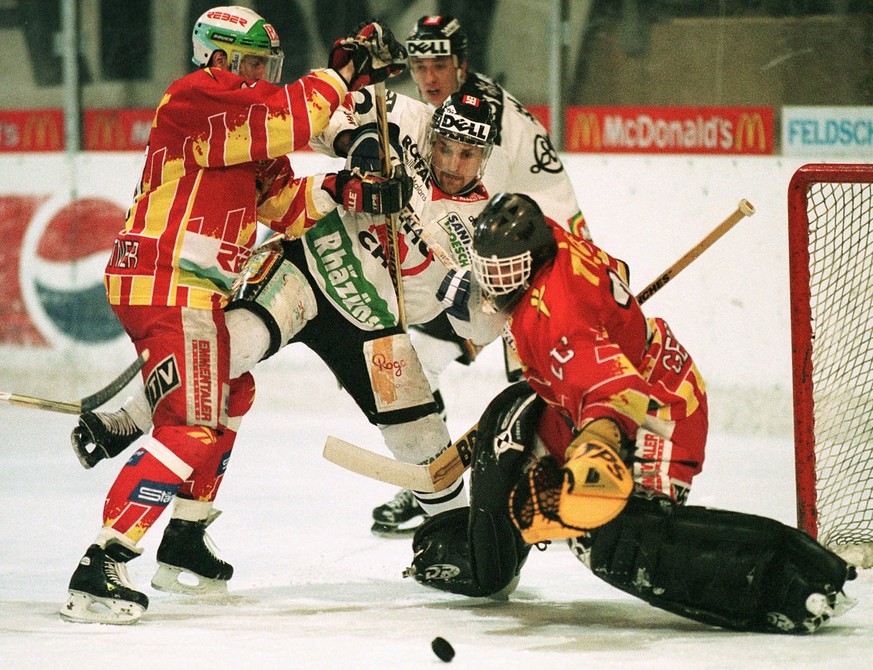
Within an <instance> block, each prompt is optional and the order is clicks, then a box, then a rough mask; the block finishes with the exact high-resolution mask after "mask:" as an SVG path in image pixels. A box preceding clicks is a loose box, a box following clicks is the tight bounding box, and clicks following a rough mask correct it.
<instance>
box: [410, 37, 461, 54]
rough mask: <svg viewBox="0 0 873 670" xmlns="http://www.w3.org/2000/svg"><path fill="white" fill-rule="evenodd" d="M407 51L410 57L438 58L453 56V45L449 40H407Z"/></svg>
mask: <svg viewBox="0 0 873 670" xmlns="http://www.w3.org/2000/svg"><path fill="white" fill-rule="evenodd" d="M406 51H407V52H408V53H409V55H410V56H419V57H421V58H436V57H437V56H451V55H452V45H451V43H450V42H449V40H407V42H406Z"/></svg>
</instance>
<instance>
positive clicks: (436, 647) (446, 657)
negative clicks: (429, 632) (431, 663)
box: [430, 637, 455, 663]
mask: <svg viewBox="0 0 873 670" xmlns="http://www.w3.org/2000/svg"><path fill="white" fill-rule="evenodd" d="M430 648H431V649H433V653H435V654H436V655H437V657H438V658H439V659H440V660H441V661H444V662H445V663H449V662H451V660H452V659H453V658H454V657H455V650H454V648H453V647H452V645H450V644H449V642H448V640H446V639H445V638H442V637H435V638H434V639H433V642H431V643H430Z"/></svg>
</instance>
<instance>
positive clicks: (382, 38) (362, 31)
mask: <svg viewBox="0 0 873 670" xmlns="http://www.w3.org/2000/svg"><path fill="white" fill-rule="evenodd" d="M405 60H406V49H405V48H404V47H403V45H402V44H400V42H398V41H397V40H396V39H395V37H394V35H393V34H392V33H391V31H390V30H389V29H388V28H386V27H384V26H381V25H380V24H378V23H375V22H371V23H365V24H363V25H361V26H359V27H358V29H357V32H356V33H355V34H352V35H349V36H348V37H342V38H340V39H338V40H337V41H336V42H334V43H333V47H332V48H331V50H330V59H329V61H328V67H331V68H333V69H334V70H336V71H339V70H341V69H342V68H343V67H345V66H346V65H348V63H350V62H351V63H352V64H353V66H354V73H353V74H352V77H351V80H350V81H349V82H348V85H349V90H350V91H357V90H359V89H361V88H363V87H364V86H369V85H370V84H378V83H381V82H383V81H385V80H386V79H388V77H393V76H395V75H398V74H400V73H401V72H403V70H404V69H405V68H406V63H405Z"/></svg>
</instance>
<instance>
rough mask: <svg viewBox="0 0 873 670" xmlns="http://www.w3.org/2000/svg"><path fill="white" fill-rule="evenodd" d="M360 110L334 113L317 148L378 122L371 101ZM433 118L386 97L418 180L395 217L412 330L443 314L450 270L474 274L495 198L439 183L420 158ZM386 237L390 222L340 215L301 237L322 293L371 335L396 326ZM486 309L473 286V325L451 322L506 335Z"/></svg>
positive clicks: (477, 336)
mask: <svg viewBox="0 0 873 670" xmlns="http://www.w3.org/2000/svg"><path fill="white" fill-rule="evenodd" d="M357 108H358V114H357V115H356V117H357V118H356V117H355V116H352V115H344V116H335V118H334V121H333V122H332V125H333V127H332V133H329V134H328V135H326V136H324V137H323V138H322V140H323V141H324V143H323V144H322V145H321V146H320V147H319V148H321V149H322V150H324V149H325V147H326V146H330V145H332V142H333V138H334V137H335V136H336V134H337V133H338V132H340V131H341V130H343V129H347V128H349V127H354V125H355V124H356V123H359V124H361V125H363V124H364V123H369V122H371V121H373V120H374V116H373V113H372V110H371V108H369V107H368V106H367V101H366V100H364V102H363V104H358V105H357ZM431 116H432V110H431V109H430V107H428V106H427V105H425V104H424V103H421V102H419V101H417V100H413V99H412V98H409V97H406V96H402V95H390V96H389V98H388V122H389V124H394V125H397V126H398V127H399V129H400V134H399V141H400V145H401V147H402V148H403V158H404V163H405V166H406V170H407V172H408V173H409V175H410V177H412V180H413V192H412V197H411V198H410V201H409V204H408V205H407V206H406V207H405V208H404V209H403V211H401V212H400V214H398V216H397V224H398V225H397V229H398V238H399V239H398V242H399V244H398V248H399V253H400V258H401V269H402V277H403V291H404V305H405V307H406V319H407V323H408V324H410V325H413V324H420V323H426V322H428V321H431V320H433V319H434V318H436V317H437V316H438V315H439V314H440V312H442V311H443V310H444V307H443V305H442V304H441V303H440V301H439V300H438V299H437V297H436V293H437V290H438V289H439V287H440V284H441V283H442V281H443V279H444V278H445V276H446V274H447V273H448V271H449V269H450V268H455V269H461V270H466V269H470V244H471V241H472V228H473V222H474V221H475V219H476V217H477V216H478V215H479V213H480V212H481V211H482V210H483V209H484V208H485V205H487V204H488V200H489V197H490V196H489V192H488V191H487V190H486V189H485V188H484V187H482V186H481V185H480V186H479V187H477V188H476V189H475V190H474V191H473V192H471V193H468V194H467V195H464V196H450V195H447V194H445V193H443V192H442V191H441V190H440V189H439V188H438V187H436V186H435V185H434V184H433V182H432V180H431V177H430V171H429V169H428V166H427V164H426V163H425V161H424V159H423V158H422V151H423V147H424V146H425V141H426V138H427V133H428V129H429V127H430V119H431ZM316 146H317V145H316ZM422 231H424V232H422ZM385 234H386V224H385V219H384V217H374V216H369V215H364V214H354V213H350V212H344V211H342V210H337V213H335V214H333V215H330V216H329V217H326V218H325V219H322V220H321V221H320V222H319V225H318V226H315V227H314V228H312V229H310V230H309V231H308V232H307V234H306V235H305V236H304V238H303V241H304V245H305V248H306V259H307V264H308V266H309V270H310V272H311V273H312V275H313V277H314V278H315V281H316V282H317V283H318V285H319V288H320V289H321V290H322V292H323V293H324V295H325V296H326V297H327V298H328V299H329V300H330V301H331V302H332V303H333V304H334V305H335V306H336V307H337V309H338V310H339V311H340V312H341V313H342V314H343V315H344V316H345V317H346V318H347V319H348V320H349V321H351V322H352V323H354V324H355V325H357V326H358V327H360V328H363V329H365V330H377V329H381V328H389V327H392V326H394V325H396V324H397V301H396V297H395V294H394V289H393V285H392V283H391V277H390V274H389V272H388V269H387V261H386V259H385V258H384V257H383V252H382V249H383V245H382V244H381V243H380V241H381V240H382V239H383V238H384V236H385ZM425 240H427V242H426V241H425ZM481 305H482V299H481V294H480V293H479V291H478V288H477V287H475V286H473V287H472V291H471V300H470V305H469V308H470V314H471V320H470V321H469V322H467V321H461V320H458V319H455V318H454V317H452V316H449V320H450V321H451V322H452V326H453V327H454V328H455V331H456V332H457V333H458V335H460V336H461V337H464V338H468V339H471V340H473V341H474V342H475V343H476V344H479V345H484V344H487V343H488V342H491V341H492V340H494V339H496V338H497V337H498V336H499V335H500V331H501V328H502V325H503V321H504V319H503V317H502V316H501V315H499V314H496V315H492V314H486V313H485V312H483V311H482V309H481Z"/></svg>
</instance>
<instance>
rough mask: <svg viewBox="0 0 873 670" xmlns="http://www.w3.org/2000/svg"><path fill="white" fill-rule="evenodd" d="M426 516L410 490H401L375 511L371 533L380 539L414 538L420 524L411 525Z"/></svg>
mask: <svg viewBox="0 0 873 670" xmlns="http://www.w3.org/2000/svg"><path fill="white" fill-rule="evenodd" d="M419 516H424V510H422V509H421V505H419V504H418V501H417V500H416V499H415V496H414V495H413V494H412V491H410V490H409V489H402V490H400V491H399V492H398V493H397V495H395V496H394V498H393V499H391V500H389V501H388V502H387V503H385V504H384V505H379V506H378V507H376V508H375V509H374V510H373V525H372V527H371V528H370V532H372V533H373V535H376V536H378V537H387V538H401V537H412V536H413V534H414V533H415V529H416V528H418V526H419V523H420V522H417V523H414V524H410V522H411V521H413V520H414V519H416V517H419Z"/></svg>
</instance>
